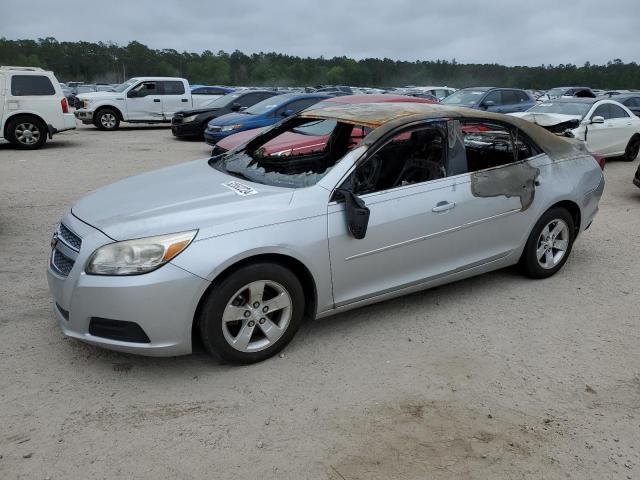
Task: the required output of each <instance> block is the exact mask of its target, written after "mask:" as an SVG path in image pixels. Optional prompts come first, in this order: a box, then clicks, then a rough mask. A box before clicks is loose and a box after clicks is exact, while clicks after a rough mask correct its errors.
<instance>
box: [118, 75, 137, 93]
mask: <svg viewBox="0 0 640 480" xmlns="http://www.w3.org/2000/svg"><path fill="white" fill-rule="evenodd" d="M137 81H138V80H137V79H136V78H132V79H131V80H127V81H126V82H124V83H121V84H120V85H116V86H115V87H113V91H114V92H118V93H121V92H124V91H125V90H126V89H127V88H129V87H130V86H131V85H133V84H134V83H136V82H137Z"/></svg>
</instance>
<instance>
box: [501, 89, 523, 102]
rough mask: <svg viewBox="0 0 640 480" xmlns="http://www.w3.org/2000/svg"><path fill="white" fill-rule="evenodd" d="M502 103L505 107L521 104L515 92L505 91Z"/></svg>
mask: <svg viewBox="0 0 640 480" xmlns="http://www.w3.org/2000/svg"><path fill="white" fill-rule="evenodd" d="M502 103H503V104H505V105H514V104H516V103H520V98H519V97H518V94H517V93H516V91H515V90H503V91H502Z"/></svg>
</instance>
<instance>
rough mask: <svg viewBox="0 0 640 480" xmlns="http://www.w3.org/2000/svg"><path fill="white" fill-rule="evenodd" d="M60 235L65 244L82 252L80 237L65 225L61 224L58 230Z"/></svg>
mask: <svg viewBox="0 0 640 480" xmlns="http://www.w3.org/2000/svg"><path fill="white" fill-rule="evenodd" d="M58 235H59V236H60V238H62V240H63V241H64V243H66V244H67V245H69V246H70V247H72V248H73V249H74V250H77V251H80V246H81V245H82V240H81V239H80V237H79V236H78V235H76V234H75V233H73V232H72V231H71V230H69V229H68V228H67V227H65V226H64V224H63V223H61V224H60V228H59V229H58Z"/></svg>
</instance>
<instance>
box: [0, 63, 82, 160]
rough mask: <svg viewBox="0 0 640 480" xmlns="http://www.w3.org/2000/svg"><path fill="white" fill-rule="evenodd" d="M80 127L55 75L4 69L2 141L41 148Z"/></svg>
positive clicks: (0, 85) (1, 81) (0, 106)
mask: <svg viewBox="0 0 640 480" xmlns="http://www.w3.org/2000/svg"><path fill="white" fill-rule="evenodd" d="M73 128H76V119H75V117H74V115H73V114H72V113H69V105H68V103H67V99H66V98H65V96H64V94H63V93H62V90H61V88H60V83H59V82H58V80H57V79H56V77H55V76H54V75H53V73H52V72H46V71H44V70H42V69H41V68H35V67H0V139H5V140H8V141H10V142H11V143H12V144H14V145H15V146H16V147H18V148H22V149H27V150H33V149H36V148H40V147H41V146H42V145H44V144H45V142H46V141H47V137H49V138H52V137H53V134H55V133H58V132H62V131H64V130H71V129H73Z"/></svg>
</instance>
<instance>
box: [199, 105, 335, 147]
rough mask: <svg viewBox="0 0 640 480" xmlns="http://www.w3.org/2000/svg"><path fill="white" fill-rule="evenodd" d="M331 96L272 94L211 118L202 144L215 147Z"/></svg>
mask: <svg viewBox="0 0 640 480" xmlns="http://www.w3.org/2000/svg"><path fill="white" fill-rule="evenodd" d="M332 97H333V95H326V94H314V93H286V94H284V95H276V96H275V97H271V98H268V99H266V100H263V101H262V102H259V103H256V104H255V105H254V106H252V107H249V108H247V109H246V110H242V111H240V112H235V113H228V114H227V115H222V116H220V117H218V118H214V119H213V120H211V121H210V122H209V124H208V125H207V129H206V130H205V131H204V141H205V142H207V143H208V144H209V145H215V144H216V143H218V142H219V141H220V140H222V139H223V138H225V137H228V136H229V135H233V134H234V133H238V132H242V131H244V130H252V129H254V128H261V127H269V126H271V125H274V124H276V123H278V122H279V121H280V120H282V119H283V118H286V117H290V116H291V115H295V114H296V113H298V112H300V111H301V110H304V109H305V108H307V107H310V106H311V105H313V104H315V103H318V102H320V101H321V100H326V99H327V98H332Z"/></svg>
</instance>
